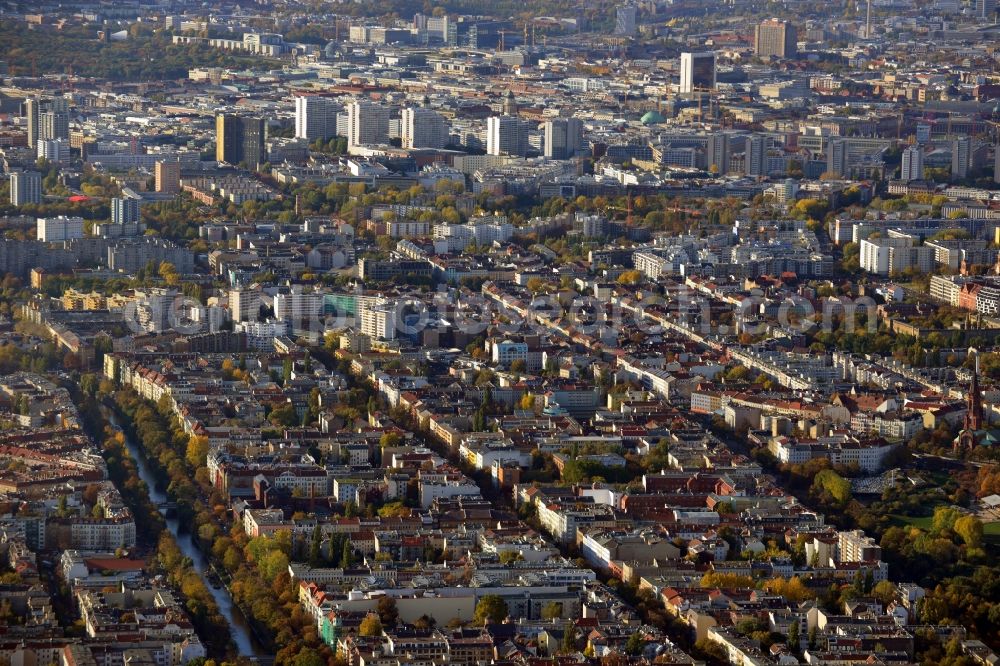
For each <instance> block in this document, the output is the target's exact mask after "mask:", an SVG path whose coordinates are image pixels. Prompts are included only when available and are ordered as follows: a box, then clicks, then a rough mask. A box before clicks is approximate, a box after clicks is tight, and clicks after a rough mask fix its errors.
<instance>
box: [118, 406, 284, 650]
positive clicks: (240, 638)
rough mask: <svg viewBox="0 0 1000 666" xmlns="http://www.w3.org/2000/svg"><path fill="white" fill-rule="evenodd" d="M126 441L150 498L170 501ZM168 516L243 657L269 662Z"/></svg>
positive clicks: (197, 553) (135, 448) (201, 559)
mask: <svg viewBox="0 0 1000 666" xmlns="http://www.w3.org/2000/svg"><path fill="white" fill-rule="evenodd" d="M104 411H105V416H106V417H107V418H108V420H109V421H110V422H111V423H112V424H114V425H115V426H119V423H118V419H117V415H116V414H115V413H114V412H112V411H111V410H104ZM125 444H126V446H128V451H129V453H130V454H131V455H132V459H133V460H134V461H135V466H136V469H138V470H139V478H141V479H142V480H143V481H145V482H146V487H147V488H149V500H150V501H151V502H152V503H153V504H155V505H156V506H160V505H161V504H164V503H166V502H169V501H170V498H169V497H168V496H167V493H166V492H164V491H163V490H160V488H158V487H157V483H156V476H155V475H154V474H153V470H152V469H151V468H150V466H149V463H148V461H147V460H146V456H145V455H144V454H143V451H142V449H141V448H139V446H138V445H137V444H136V443H135V442H134V441H132V438H131V437H128V436H127V435H126V437H125ZM164 518H165V520H166V523H167V529H168V530H170V533H171V534H173V535H174V539H175V540H176V541H177V547H178V548H180V550H181V552H182V553H184V555H185V556H187V557H190V558H191V561H192V562H193V563H194V568H195V571H197V572H198V573H199V575H201V577H202V580H204V581H205V586H206V587H207V588H208V590H209V591H210V592H211V593H212V596H213V597H215V603H216V604H218V606H219V612H220V613H222V616H223V617H224V618H226V621H227V622H229V628H230V631H231V632H232V636H233V642H234V643H235V644H236V648H237V650H238V651H239V654H240V656H241V657H251V658H256V659H257V660H259V661H266V662H269V661H270V658H271V657H272V655H270V654H269V653H268V652H267V650H265V649H264V647H263V646H262V645H261V644H260V642H259V641H258V640H257V638H256V637H255V636H254V633H253V630H252V629H251V628H250V625H249V624H248V623H247V620H246V618H245V617H244V616H243V613H242V612H241V611H240V609H239V608H237V607H236V604H234V603H233V598H232V597H231V596H230V594H229V591H228V590H227V589H226V588H224V587H222V586H213V585H212V584H211V582H209V581H208V580H207V579H206V577H205V571H206V570H207V569H208V567H209V566H210V564H209V562H208V558H206V557H205V555H204V553H202V552H201V550H199V548H198V547H197V545H196V544H195V543H194V541H193V540H192V539H191V534H190V532H187V531H185V532H184V533H183V534H182V533H181V532H180V523H179V521H178V520H177V518H175V517H167V516H164ZM217 585H218V584H217Z"/></svg>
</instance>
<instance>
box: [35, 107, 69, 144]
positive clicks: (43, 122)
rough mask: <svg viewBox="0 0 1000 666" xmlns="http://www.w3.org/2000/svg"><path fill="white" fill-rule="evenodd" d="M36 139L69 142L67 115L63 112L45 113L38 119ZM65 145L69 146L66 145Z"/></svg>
mask: <svg viewBox="0 0 1000 666" xmlns="http://www.w3.org/2000/svg"><path fill="white" fill-rule="evenodd" d="M38 139H39V140H41V141H45V140H52V139H64V140H65V141H67V142H68V141H69V114H68V113H66V112H65V111H51V110H50V111H45V112H43V113H42V114H41V116H40V117H39V131H38ZM67 145H69V144H68V143H67Z"/></svg>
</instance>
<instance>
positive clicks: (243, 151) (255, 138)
mask: <svg viewBox="0 0 1000 666" xmlns="http://www.w3.org/2000/svg"><path fill="white" fill-rule="evenodd" d="M266 140H267V132H266V129H265V123H264V119H263V118H257V117H250V116H237V115H234V114H230V113H220V114H218V115H217V116H216V117H215V159H216V161H218V162H225V163H226V164H233V165H244V166H246V168H248V169H256V168H257V167H259V166H260V165H261V164H263V163H264V162H266V161H267V157H266V155H265V141H266Z"/></svg>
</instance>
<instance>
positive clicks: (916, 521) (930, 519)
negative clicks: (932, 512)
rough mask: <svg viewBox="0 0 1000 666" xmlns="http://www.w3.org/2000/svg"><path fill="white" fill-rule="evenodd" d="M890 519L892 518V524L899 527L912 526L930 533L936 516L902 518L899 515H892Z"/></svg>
mask: <svg viewBox="0 0 1000 666" xmlns="http://www.w3.org/2000/svg"><path fill="white" fill-rule="evenodd" d="M890 518H892V524H893V525H896V526H898V527H905V526H907V525H911V526H913V527H919V528H920V529H922V530H927V531H930V529H931V525H932V524H933V523H934V516H901V515H899V514H898V513H893V514H890Z"/></svg>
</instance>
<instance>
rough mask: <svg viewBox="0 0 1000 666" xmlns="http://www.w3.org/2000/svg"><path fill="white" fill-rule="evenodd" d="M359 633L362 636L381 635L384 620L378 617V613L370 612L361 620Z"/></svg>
mask: <svg viewBox="0 0 1000 666" xmlns="http://www.w3.org/2000/svg"><path fill="white" fill-rule="evenodd" d="M358 633H359V634H361V635H362V636H381V635H382V621H381V620H379V619H378V615H376V614H375V613H369V614H368V615H367V616H366V617H365V619H363V620H361V625H360V626H359V627H358Z"/></svg>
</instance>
